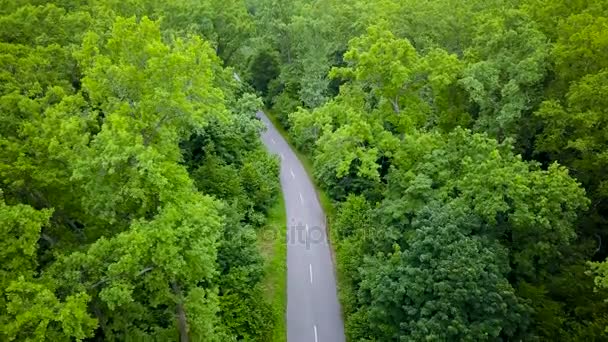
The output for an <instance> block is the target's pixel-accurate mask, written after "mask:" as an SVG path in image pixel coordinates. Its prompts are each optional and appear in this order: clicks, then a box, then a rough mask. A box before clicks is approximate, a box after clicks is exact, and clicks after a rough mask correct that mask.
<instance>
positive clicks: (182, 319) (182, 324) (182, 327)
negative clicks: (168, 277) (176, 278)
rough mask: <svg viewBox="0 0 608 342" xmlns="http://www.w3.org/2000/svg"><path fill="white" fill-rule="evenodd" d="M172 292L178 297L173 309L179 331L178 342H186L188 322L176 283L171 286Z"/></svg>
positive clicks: (187, 338)
mask: <svg viewBox="0 0 608 342" xmlns="http://www.w3.org/2000/svg"><path fill="white" fill-rule="evenodd" d="M171 287H172V288H173V292H174V293H175V295H177V297H178V301H177V305H176V307H175V310H176V316H177V328H178V330H179V340H180V342H188V341H189V337H188V320H187V319H186V310H185V309H184V301H183V298H182V293H181V292H182V291H181V289H180V287H179V285H178V284H177V283H173V284H171Z"/></svg>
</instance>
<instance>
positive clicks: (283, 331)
mask: <svg viewBox="0 0 608 342" xmlns="http://www.w3.org/2000/svg"><path fill="white" fill-rule="evenodd" d="M286 225H287V218H286V213H285V202H284V200H283V195H282V194H281V195H280V196H279V199H278V200H277V203H275V205H274V206H273V207H272V208H271V209H270V211H269V212H268V220H267V221H266V226H265V227H264V228H263V229H260V230H258V246H259V247H260V251H261V253H262V256H263V257H264V260H265V269H264V271H265V272H264V274H265V276H264V279H263V280H262V289H263V292H264V296H265V297H266V299H267V300H268V302H269V303H270V304H271V306H272V312H273V316H274V317H273V318H274V330H273V332H272V341H274V342H286V341H287V327H286V323H285V313H286V310H287V244H286V243H285V236H286V235H285V234H287V229H286Z"/></svg>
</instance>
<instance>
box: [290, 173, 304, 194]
mask: <svg viewBox="0 0 608 342" xmlns="http://www.w3.org/2000/svg"><path fill="white" fill-rule="evenodd" d="M289 172H291V178H293V179H296V174H295V173H293V170H292V169H289ZM300 196H302V195H300Z"/></svg>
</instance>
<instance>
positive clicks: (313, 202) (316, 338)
mask: <svg viewBox="0 0 608 342" xmlns="http://www.w3.org/2000/svg"><path fill="white" fill-rule="evenodd" d="M258 117H259V118H260V120H262V122H264V123H265V124H266V127H267V130H266V132H264V133H263V134H262V141H263V142H264V145H265V146H266V148H267V149H268V150H269V151H270V152H271V153H273V154H276V155H278V156H279V157H280V158H281V186H282V189H283V197H284V199H285V210H286V211H287V318H286V319H287V341H288V342H344V341H345V338H344V323H343V321H342V315H341V310H340V304H339V302H338V295H337V291H336V278H335V274H334V264H333V262H332V257H331V253H330V248H329V243H328V239H327V233H326V229H325V227H326V224H325V223H326V221H325V220H326V219H325V214H324V213H323V209H322V208H321V204H320V203H319V200H318V198H317V193H316V191H315V188H314V186H313V183H312V182H311V180H310V178H309V176H308V174H307V173H306V171H305V169H304V167H303V166H302V164H301V163H300V161H299V160H298V158H297V156H296V154H295V153H294V151H293V150H292V149H291V148H290V146H289V144H288V143H287V142H286V141H285V139H283V137H282V136H281V134H280V133H279V132H278V131H277V130H276V128H275V127H274V126H273V125H272V123H271V122H270V120H269V119H268V117H266V114H264V113H263V112H258Z"/></svg>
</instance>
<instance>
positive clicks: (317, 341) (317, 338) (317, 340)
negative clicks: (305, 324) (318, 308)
mask: <svg viewBox="0 0 608 342" xmlns="http://www.w3.org/2000/svg"><path fill="white" fill-rule="evenodd" d="M314 328H315V342H319V336H317V325H316V324H315V326H314Z"/></svg>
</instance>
